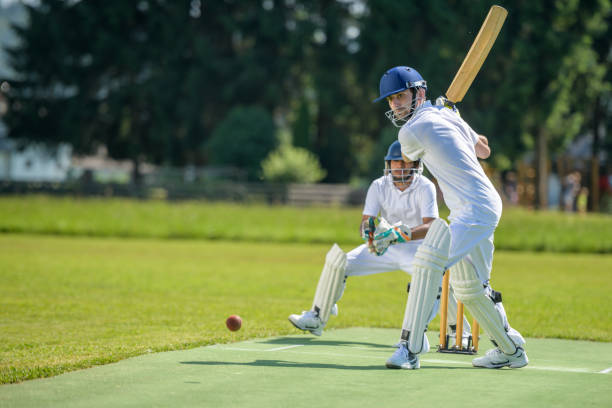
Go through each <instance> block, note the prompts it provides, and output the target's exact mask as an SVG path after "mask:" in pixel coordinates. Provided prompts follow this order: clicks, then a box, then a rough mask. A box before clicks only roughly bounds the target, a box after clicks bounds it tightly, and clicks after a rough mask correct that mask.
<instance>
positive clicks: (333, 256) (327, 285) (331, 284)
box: [312, 244, 346, 324]
mask: <svg viewBox="0 0 612 408" xmlns="http://www.w3.org/2000/svg"><path fill="white" fill-rule="evenodd" d="M345 269H346V254H345V253H344V251H343V250H342V249H340V247H339V246H338V245H337V244H334V245H333V246H332V247H331V249H330V250H329V251H328V252H327V255H326V256H325V265H324V266H323V272H321V277H320V278H319V284H318V285H317V291H316V292H315V297H314V302H313V304H312V310H316V311H318V313H319V318H320V319H321V322H322V323H323V324H325V323H327V321H328V320H329V313H330V311H331V308H332V307H333V306H334V303H335V302H336V299H337V297H338V295H339V294H340V292H341V291H342V284H343V283H344V270H345Z"/></svg>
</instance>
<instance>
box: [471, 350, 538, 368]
mask: <svg viewBox="0 0 612 408" xmlns="http://www.w3.org/2000/svg"><path fill="white" fill-rule="evenodd" d="M528 363H529V360H528V359H527V354H526V353H525V350H523V349H522V348H521V347H517V348H516V352H515V353H514V354H506V353H504V352H503V351H501V349H500V348H499V347H498V348H494V349H491V350H489V351H487V354H485V355H484V356H482V357H478V358H475V359H474V360H472V365H473V366H474V367H484V368H502V367H510V368H521V367H525V366H526V365H527V364H528Z"/></svg>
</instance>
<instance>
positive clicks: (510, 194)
mask: <svg viewBox="0 0 612 408" xmlns="http://www.w3.org/2000/svg"><path fill="white" fill-rule="evenodd" d="M503 191H504V195H505V196H506V199H507V200H508V202H509V203H510V204H512V205H517V204H518V202H519V196H518V180H517V177H516V173H515V172H514V171H508V172H507V173H506V176H505V178H504V186H503Z"/></svg>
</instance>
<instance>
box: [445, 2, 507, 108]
mask: <svg viewBox="0 0 612 408" xmlns="http://www.w3.org/2000/svg"><path fill="white" fill-rule="evenodd" d="M507 15H508V11H507V10H506V9H505V8H503V7H500V6H491V9H490V10H489V14H487V18H485V21H484V23H482V27H480V31H479V32H478V35H477V36H476V39H475V40H474V42H473V43H472V47H471V48H470V51H468V53H467V55H466V56H465V59H464V60H463V63H462V64H461V67H460V68H459V71H457V73H456V74H455V78H454V79H453V82H451V84H450V86H449V87H448V90H447V91H446V98H447V99H448V101H449V102H451V103H453V104H454V103H457V102H461V101H462V100H463V97H464V96H465V93H466V92H467V90H468V89H469V87H470V85H472V82H473V81H474V78H475V77H476V74H478V71H480V67H482V64H483V63H484V60H485V59H486V58H487V55H489V51H491V47H492V46H493V43H494V42H495V39H496V38H497V35H498V34H499V31H500V30H501V28H502V25H504V21H505V20H506V16H507Z"/></svg>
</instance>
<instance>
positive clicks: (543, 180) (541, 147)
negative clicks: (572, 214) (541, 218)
mask: <svg viewBox="0 0 612 408" xmlns="http://www.w3.org/2000/svg"><path fill="white" fill-rule="evenodd" d="M535 204H536V208H537V209H539V210H545V209H546V208H547V207H548V133H547V131H546V129H545V128H543V127H542V128H540V131H539V132H538V140H537V145H536V203H535Z"/></svg>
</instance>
